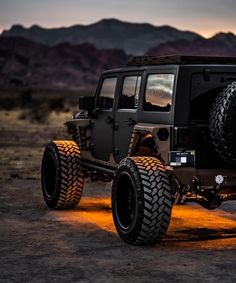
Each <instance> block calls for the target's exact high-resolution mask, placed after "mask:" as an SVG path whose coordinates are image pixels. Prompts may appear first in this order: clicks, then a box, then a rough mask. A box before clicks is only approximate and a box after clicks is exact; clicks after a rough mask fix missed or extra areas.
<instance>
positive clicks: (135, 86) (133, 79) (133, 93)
mask: <svg viewBox="0 0 236 283" xmlns="http://www.w3.org/2000/svg"><path fill="white" fill-rule="evenodd" d="M140 82H141V76H127V77H125V78H124V81H123V88H122V93H121V96H120V100H119V108H123V109H136V108H137V106H138V95H139V89H140Z"/></svg>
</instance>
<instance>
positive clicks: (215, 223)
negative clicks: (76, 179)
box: [50, 197, 236, 249]
mask: <svg viewBox="0 0 236 283" xmlns="http://www.w3.org/2000/svg"><path fill="white" fill-rule="evenodd" d="M50 214H51V216H52V217H55V218H56V219H57V220H58V221H60V222H64V223H67V224H69V225H72V226H74V225H76V226H79V225H80V224H84V223H87V224H92V225H94V226H96V227H97V228H98V229H102V230H105V231H107V232H108V233H116V230H115V227H114V224H113V220H112V213H111V204H110V199H109V198H88V197H84V198H83V199H82V200H81V203H80V205H79V207H78V209H76V210H74V211H52V212H50ZM161 246H168V247H170V246H171V247H182V248H204V249H233V248H236V217H235V215H234V214H232V213H230V212H225V211H223V210H221V209H217V210H215V211H208V210H206V209H204V208H201V207H200V206H197V205H190V204H188V205H178V206H174V208H173V212H172V219H171V224H170V226H169V230H168V234H167V236H166V237H165V238H164V239H163V240H162V243H161Z"/></svg>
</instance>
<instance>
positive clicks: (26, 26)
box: [0, 17, 236, 38]
mask: <svg viewBox="0 0 236 283" xmlns="http://www.w3.org/2000/svg"><path fill="white" fill-rule="evenodd" d="M106 20H114V21H120V22H124V23H130V24H140V25H141V24H147V25H151V26H154V27H163V26H169V27H172V28H175V29H177V30H180V31H191V32H194V33H196V34H199V35H200V36H202V37H204V38H211V37H214V36H215V35H216V34H219V33H232V34H234V35H236V31H232V30H228V31H227V30H225V31H223V30H220V29H219V30H216V31H215V32H214V33H213V34H209V35H206V34H204V33H201V32H199V31H195V30H191V29H188V28H179V27H177V26H174V25H170V24H168V23H166V24H165V23H163V24H160V25H156V24H153V23H151V22H137V21H129V20H123V19H120V18H116V17H106V18H101V19H98V20H96V21H92V22H90V23H80V22H77V23H74V24H69V25H58V26H47V25H44V24H37V23H32V24H30V25H26V24H22V23H20V22H16V23H14V24H12V25H10V26H9V27H6V28H3V29H2V28H1V27H0V35H1V34H2V33H3V32H4V31H8V30H10V29H11V28H12V27H13V26H18V25H19V26H22V27H24V28H26V29H30V28H32V27H34V26H37V27H40V28H43V29H60V28H70V27H73V26H90V25H93V24H96V23H99V22H102V21H106Z"/></svg>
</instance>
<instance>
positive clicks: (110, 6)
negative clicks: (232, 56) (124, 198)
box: [0, 0, 236, 38]
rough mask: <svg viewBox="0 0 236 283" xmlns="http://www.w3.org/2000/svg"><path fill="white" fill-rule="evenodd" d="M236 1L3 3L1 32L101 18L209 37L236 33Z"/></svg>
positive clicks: (28, 0)
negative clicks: (165, 27) (12, 27)
mask: <svg viewBox="0 0 236 283" xmlns="http://www.w3.org/2000/svg"><path fill="white" fill-rule="evenodd" d="M235 10H236V3H235V1H234V0H225V1H224V2H222V1H220V0H209V1H207V2H206V1H204V0H199V1H197V2H196V1H188V2H187V3H186V1H184V0H175V1H170V0H167V1H165V2H163V1H160V0H148V1H146V2H145V3H144V2H143V1H141V0H136V1H135V0H128V1H125V2H123V1H120V2H117V1H114V0H111V1H108V0H100V1H97V0H95V1H92V0H87V1H84V0H68V1H64V0H57V1H55V0H47V1H46V0H42V1H40V2H39V1H32V0H22V1H16V0H2V1H1V2H0V32H2V31H3V30H6V29H9V28H10V27H11V26H12V25H15V24H20V25H23V26H25V27H30V26H32V25H39V26H41V27H44V28H57V27H70V26H73V25H77V24H80V25H90V24H93V23H96V22H98V21H100V20H102V19H109V18H116V19H119V20H121V21H125V22H131V23H149V24H152V25H154V26H163V25H167V26H171V27H175V28H177V29H179V30H183V31H184V30H188V31H192V32H195V33H198V34H200V35H202V36H204V37H206V38H209V37H212V36H213V35H215V34H216V33H219V32H224V33H227V32H232V33H234V34H236V18H235V13H234V12H235Z"/></svg>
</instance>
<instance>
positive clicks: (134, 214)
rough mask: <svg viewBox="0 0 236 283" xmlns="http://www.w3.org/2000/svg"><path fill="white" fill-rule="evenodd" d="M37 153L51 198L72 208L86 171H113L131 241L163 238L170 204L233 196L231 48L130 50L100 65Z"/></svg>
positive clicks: (235, 101)
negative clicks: (58, 134) (201, 52)
mask: <svg viewBox="0 0 236 283" xmlns="http://www.w3.org/2000/svg"><path fill="white" fill-rule="evenodd" d="M79 105H80V110H81V111H80V112H79V113H78V114H76V115H75V116H74V117H73V119H72V120H70V121H67V122H66V123H65V125H66V126H67V129H68V133H69V134H70V135H71V136H72V139H73V141H71V140H68V141H64V140H62V141H52V142H50V143H49V144H48V145H47V147H46V149H45V152H44V156H43V161H42V190H43V195H44V199H45V201H46V203H47V205H48V206H49V207H50V208H57V209H68V208H74V207H76V206H77V204H78V203H79V201H80V198H81V195H82V191H83V184H84V178H87V177H90V178H92V179H93V180H102V181H111V180H113V183H112V213H113V219H114V223H115V226H116V229H117V232H118V233H119V235H120V237H121V238H122V239H123V240H124V241H125V242H127V243H131V244H145V243H155V242H157V241H159V240H160V239H161V238H162V236H163V235H164V234H165V233H166V231H167V228H168V225H169V222H170V218H171V210H172V206H173V205H174V204H176V203H184V202H186V201H193V202H197V203H199V204H200V205H202V206H204V207H205V208H207V209H215V208H217V207H218V206H220V205H221V203H222V202H223V201H226V200H233V199H236V169H235V168H236V58H225V57H224V58H223V57H210V58H209V57H191V56H168V57H153V56H144V57H132V58H131V59H130V61H129V63H128V65H127V67H125V68H121V69H115V70H110V71H106V72H104V73H103V74H102V76H101V78H100V81H99V83H98V86H97V89H96V91H95V94H94V96H90V97H81V98H80V104H79Z"/></svg>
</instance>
